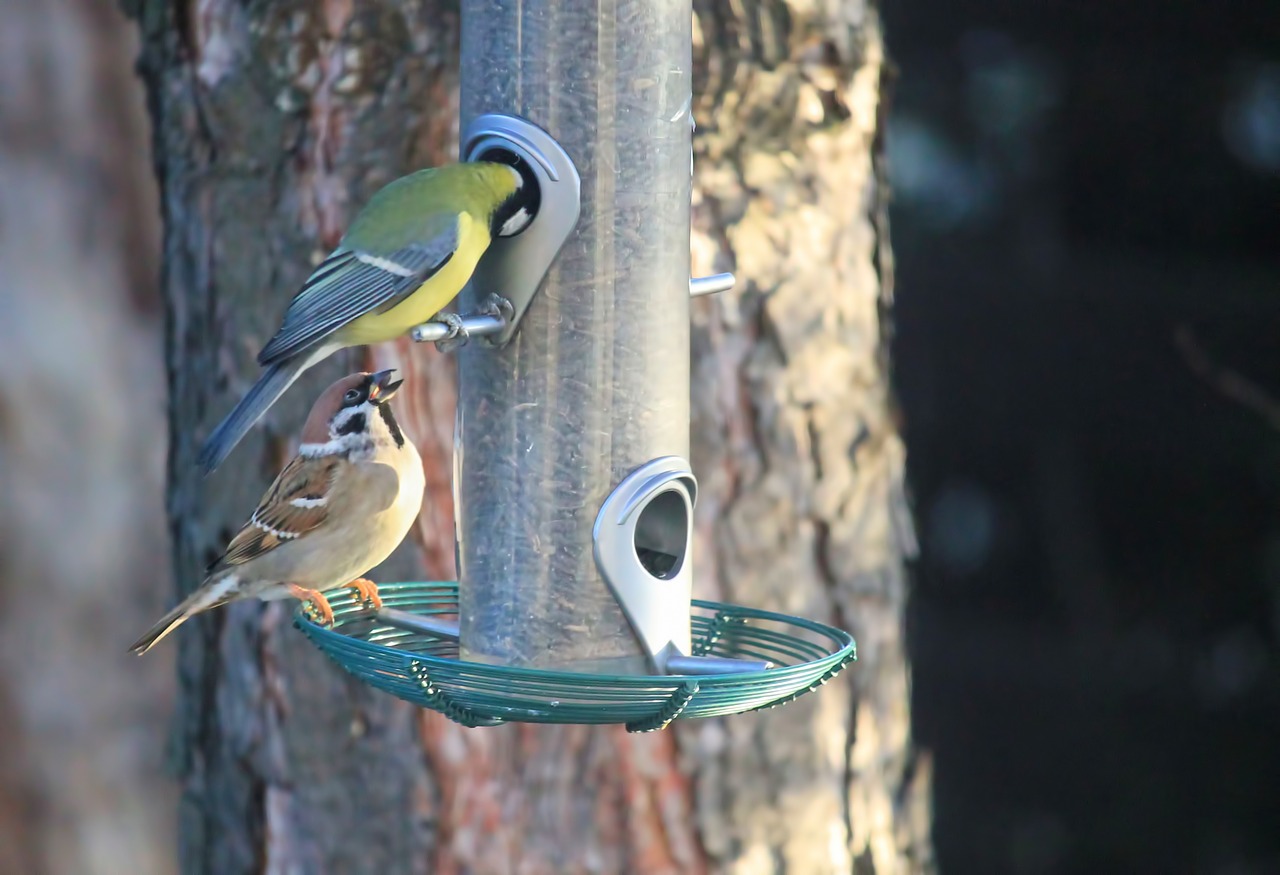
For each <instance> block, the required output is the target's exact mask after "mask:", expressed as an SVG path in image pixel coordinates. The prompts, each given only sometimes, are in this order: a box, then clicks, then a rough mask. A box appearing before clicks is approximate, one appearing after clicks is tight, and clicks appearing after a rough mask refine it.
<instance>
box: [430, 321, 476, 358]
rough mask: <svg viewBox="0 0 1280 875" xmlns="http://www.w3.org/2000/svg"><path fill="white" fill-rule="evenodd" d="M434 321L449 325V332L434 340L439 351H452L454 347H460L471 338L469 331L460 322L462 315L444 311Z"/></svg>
mask: <svg viewBox="0 0 1280 875" xmlns="http://www.w3.org/2000/svg"><path fill="white" fill-rule="evenodd" d="M436 321H437V322H443V323H444V324H445V325H448V326H449V333H448V334H446V335H445V336H444V337H442V338H440V339H439V340H437V341H436V349H438V350H440V351H441V352H453V351H454V350H455V349H461V348H462V347H464V346H466V345H467V341H469V340H470V339H471V333H470V332H469V331H467V328H466V326H465V325H463V324H462V317H461V316H459V315H458V314H457V313H444V314H442V315H440V316H439V317H438V318H437V319H436Z"/></svg>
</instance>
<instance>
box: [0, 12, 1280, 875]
mask: <svg viewBox="0 0 1280 875" xmlns="http://www.w3.org/2000/svg"><path fill="white" fill-rule="evenodd" d="M885 5H886V8H885V14H886V17H887V23H888V39H889V44H890V48H891V51H892V54H893V58H894V61H895V63H896V65H897V67H898V76H897V80H896V82H895V83H894V88H893V104H892V113H891V126H890V132H889V138H888V149H889V163H890V169H891V173H892V175H893V182H894V188H895V205H894V210H893V216H892V220H893V235H894V246H895V250H896V256H897V266H898V282H897V290H896V320H895V321H896V327H897V340H896V343H895V349H894V352H895V356H896V364H895V371H896V378H897V385H898V390H899V394H900V398H901V403H902V405H903V408H904V424H905V425H904V427H905V433H906V438H907V443H908V447H909V453H910V455H909V467H910V472H911V482H912V489H913V493H914V500H915V507H916V510H917V515H918V519H919V523H920V529H921V534H922V539H923V544H924V554H923V558H922V559H921V561H920V562H919V564H918V567H917V588H916V593H915V597H914V600H913V605H912V611H911V617H910V631H911V642H912V647H913V660H914V679H915V687H914V701H913V707H914V712H915V725H916V733H917V738H918V740H919V742H920V744H921V745H922V746H924V747H926V748H929V749H931V750H932V751H933V752H934V763H935V767H936V783H935V796H936V805H935V818H936V820H935V836H936V840H937V851H938V858H939V861H940V864H941V867H942V869H943V870H944V871H945V872H949V873H968V872H979V873H999V872H1013V873H1058V872H1085V871H1090V872H1098V871H1105V872H1111V871H1124V872H1197V873H1201V872H1202V873H1215V875H1216V873H1222V875H1244V873H1254V872H1256V873H1264V872H1276V871H1280V828H1278V827H1280V806H1277V805H1276V803H1275V802H1274V800H1273V798H1272V796H1273V794H1274V789H1275V788H1276V787H1277V786H1280V755H1278V754H1277V753H1276V739H1277V738H1280V680H1278V678H1280V675H1278V674H1277V671H1276V669H1277V658H1278V656H1280V355H1278V354H1277V351H1276V348H1277V344H1276V333H1277V328H1278V327H1280V5H1278V4H1276V3H1275V2H1274V0H1236V2H1233V3H1231V4H1209V3H1201V4H1193V3H1180V2H1171V0H1170V2H1162V3H1157V2H1150V0H1129V2H1124V3H1115V2H1110V0H1088V2H1084V0H1080V2H1075V0H1071V2H1065V0H1064V2H1052V0H1046V2H1038V3H1027V2H1023V3H1016V2H1010V0H1004V2H995V0H985V2H979V0H902V2H893V3H887V4H885ZM5 10H6V24H5V27H4V28H2V29H0V267H2V269H0V349H2V350H3V351H4V353H5V366H6V368H7V371H6V374H5V378H4V379H3V380H0V489H2V490H3V495H4V499H3V501H0V667H2V668H3V671H0V734H2V735H3V738H4V739H5V744H3V745H0V873H10V872H13V873H33V872H44V871H50V872H68V873H72V872H75V873H79V872H88V871H119V872H130V873H142V875H145V873H164V872H172V871H174V856H173V849H174V841H173V838H172V831H173V822H174V812H173V807H174V805H175V800H176V794H175V793H174V790H173V788H172V787H171V786H170V784H169V782H168V781H167V779H166V778H165V777H164V775H163V771H162V770H163V763H164V751H165V732H166V729H165V727H166V726H167V718H168V715H169V713H170V709H171V707H172V689H173V686H174V684H173V678H172V673H173V668H172V664H171V663H170V662H168V661H167V660H166V659H164V658H157V659H148V660H138V659H135V658H133V657H132V656H129V655H128V654H126V653H125V651H124V647H125V645H126V644H127V643H128V642H129V641H132V640H133V638H134V637H136V635H137V634H138V632H139V631H140V630H141V629H143V628H145V626H146V625H147V623H148V622H149V621H150V620H151V619H153V618H154V615H156V614H158V613H159V612H160V610H161V609H162V607H163V606H164V605H166V604H167V603H168V602H169V601H170V599H171V597H172V596H171V594H172V591H173V590H172V587H171V583H170V581H169V579H168V566H169V554H168V546H167V540H166V530H165V522H164V514H163V491H162V490H163V469H164V457H165V428H166V426H165V400H164V382H165V381H164V372H163V366H162V357H161V333H160V326H161V320H162V318H163V314H162V313H160V312H159V306H158V305H159V299H158V295H157V293H156V282H155V278H156V275H157V271H158V269H159V268H158V264H157V255H156V253H157V247H158V235H159V230H158V228H157V206H156V204H157V197H158V194H157V192H156V191H155V186H154V183H153V181H152V176H151V170H150V163H149V161H150V159H149V155H148V151H149V136H150V135H149V132H148V127H147V121H146V113H145V108H144V106H143V96H142V91H141V87H140V85H139V83H138V82H137V80H136V79H135V78H134V76H133V74H132V64H133V59H134V57H135V56H136V51H137V47H136V44H135V39H136V37H135V33H134V28H133V26H132V25H130V24H127V23H125V22H124V20H123V18H122V16H121V14H120V13H119V12H118V10H117V9H116V8H115V6H114V4H111V3H107V2H101V0H56V2H47V0H11V2H9V3H7V4H6V7H5ZM121 678H127V679H128V681H129V682H128V683H127V684H121V683H120V679H121ZM108 860H109V861H112V862H111V864H110V866H109V868H103V861H108Z"/></svg>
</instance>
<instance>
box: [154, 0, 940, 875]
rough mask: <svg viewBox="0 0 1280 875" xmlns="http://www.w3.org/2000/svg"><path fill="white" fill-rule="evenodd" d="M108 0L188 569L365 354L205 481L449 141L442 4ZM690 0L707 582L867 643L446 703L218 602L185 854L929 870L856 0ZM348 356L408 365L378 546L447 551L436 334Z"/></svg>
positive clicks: (873, 101)
mask: <svg viewBox="0 0 1280 875" xmlns="http://www.w3.org/2000/svg"><path fill="white" fill-rule="evenodd" d="M134 3H135V6H134V8H133V12H134V14H135V15H136V17H137V18H138V20H139V22H140V24H141V27H142V31H143V36H144V41H145V50H144V54H143V59H142V65H141V67H142V71H143V75H144V78H145V79H146V81H147V84H148V87H149V92H150V98H151V110H152V114H153V118H154V121H155V143H156V164H157V173H158V175H159V178H160V181H161V185H162V191H163V198H162V201H163V210H164V218H165V225H166V233H165V247H164V255H165V271H164V279H163V286H164V292H165V296H166V300H167V303H168V313H169V325H168V355H169V365H170V389H171V397H172V403H171V413H170V425H171V432H172V438H173V439H172V449H171V458H170V493H169V513H170V519H171V526H172V533H173V540H174V564H175V569H176V573H177V577H178V579H179V580H180V581H183V582H184V583H185V584H186V585H191V584H193V583H194V582H195V581H197V580H198V578H199V573H198V572H199V569H200V568H201V567H202V566H203V565H204V563H205V562H206V561H207V560H208V559H209V558H210V557H211V556H212V555H214V553H215V551H216V550H218V549H219V548H220V547H221V545H222V544H223V543H224V541H225V539H226V537H227V536H228V535H229V533H230V532H231V531H233V530H234V528H235V526H237V525H238V524H239V523H240V522H241V520H242V518H243V515H244V513H245V512H246V509H247V508H250V507H252V505H253V502H254V500H255V499H256V498H257V497H258V495H259V494H260V491H261V490H262V489H263V488H264V487H265V486H266V484H267V482H268V479H269V477H270V476H271V475H272V474H273V473H274V472H275V470H277V468H278V466H279V464H281V461H282V459H283V458H285V457H286V456H287V455H288V453H289V452H290V451H291V449H292V444H291V441H292V440H293V434H294V432H296V430H297V427H298V425H299V423H300V421H301V418H302V416H303V414H304V410H305V408H306V406H307V405H308V404H309V402H310V399H311V396H313V395H314V393H315V392H316V391H317V390H318V388H319V387H320V386H321V385H323V384H324V383H325V382H326V381H328V380H330V379H332V378H334V377H335V376H336V375H337V374H339V373H341V372H342V371H343V369H344V368H348V367H351V366H352V365H354V364H358V363H359V362H358V360H356V359H355V358H354V357H352V356H348V357H346V359H345V360H335V361H330V362H328V363H326V365H325V366H324V367H320V368H316V369H314V371H313V372H311V373H309V374H308V375H307V376H306V377H304V379H303V380H302V381H301V382H300V384H299V385H298V386H297V387H296V388H295V389H293V390H291V391H290V392H289V393H288V395H287V397H286V398H285V399H283V400H282V402H281V403H280V404H278V405H277V407H276V408H275V409H274V410H273V411H272V412H271V413H270V414H269V415H268V417H267V419H266V421H265V422H264V425H263V427H261V428H259V429H257V430H256V431H255V432H254V433H253V434H252V435H250V437H249V438H247V439H246V441H245V445H244V446H243V447H241V448H240V449H238V450H237V452H236V454H235V455H234V456H233V457H232V458H231V459H230V460H229V461H228V463H227V464H226V465H225V466H224V468H223V469H222V470H220V471H219V472H217V473H216V474H215V475H213V477H211V478H209V479H208V480H205V481H202V480H201V479H200V478H199V476H198V475H197V473H196V472H195V469H194V467H193V461H194V452H195V448H196V447H197V446H198V444H199V441H200V440H201V439H202V438H203V436H204V434H206V433H207V430H208V428H209V427H211V426H212V425H213V423H214V422H215V421H216V420H217V418H218V417H219V416H220V415H221V414H222V413H223V412H224V411H225V410H226V409H227V408H228V407H229V406H230V405H231V404H232V403H233V401H234V399H235V398H236V397H237V396H238V395H239V394H240V393H242V392H243V391H244V389H245V388H247V386H248V385H249V382H250V381H251V380H252V378H253V376H254V374H255V373H256V367H255V365H254V355H255V353H256V351H257V349H258V348H259V347H260V346H261V344H262V343H263V342H264V341H265V340H266V339H267V337H268V336H269V335H270V333H271V332H272V331H273V330H274V328H275V325H276V322H277V320H278V319H279V315H280V312H281V311H282V309H283V307H284V302H285V300H286V298H287V296H288V295H289V294H291V292H292V290H293V289H295V288H296V287H297V286H298V284H299V283H300V282H301V281H302V279H303V278H304V277H305V274H306V273H307V271H308V270H309V268H310V266H311V264H312V263H314V260H315V259H316V257H317V256H318V255H319V254H320V253H322V252H323V251H325V250H326V249H327V248H328V247H330V246H332V245H333V244H334V243H336V241H337V239H338V237H339V236H340V235H341V233H342V230H343V227H344V225H345V223H346V221H347V220H348V219H349V217H350V215H351V213H352V207H353V206H354V205H358V204H360V203H362V202H363V201H364V199H365V198H367V196H368V195H369V194H370V193H371V192H372V191H373V190H375V189H376V188H377V187H378V186H380V185H381V184H383V183H385V182H386V181H388V180H390V179H392V178H394V177H395V176H398V175H400V174H401V173H404V172H406V171H408V170H410V169H413V168H415V167H419V166H424V165H429V164H434V163H439V162H441V161H445V160H449V159H451V158H452V157H453V156H454V155H455V154H456V95H457V78H456V75H457V74H456V70H457V58H456V56H455V53H456V46H457V44H458V43H457V33H458V31H457V25H458V23H457V21H456V18H455V14H454V13H453V12H451V11H450V10H451V9H452V8H453V7H452V6H451V4H449V3H447V2H444V0H416V2H414V0H366V2H359V3H352V2H349V0H325V2H319V3H301V2H296V3H286V2H261V3H255V4H250V5H247V6H246V5H243V4H239V3H234V2H231V0H200V2H197V3H194V4H186V3H181V4H173V3H168V2H163V0H134ZM695 5H696V15H697V19H696V24H695V32H696V34H697V39H698V44H697V45H696V46H695V53H696V54H697V56H698V60H699V68H700V71H701V73H702V77H701V79H700V87H696V88H695V92H696V93H698V94H699V95H700V98H699V99H700V106H699V108H698V112H697V113H696V117H697V119H698V122H699V124H700V125H701V126H702V130H701V131H700V133H699V136H698V138H697V144H696V148H697V153H698V161H697V165H698V169H697V174H696V183H697V187H698V192H699V197H698V201H697V205H696V216H695V222H696V225H697V228H698V233H697V234H696V235H695V240H694V246H695V263H696V264H697V265H698V267H699V268H701V269H705V270H710V269H712V268H713V267H720V266H731V267H732V268H733V269H735V270H736V271H737V273H738V276H739V281H740V284H739V287H738V289H736V290H735V291H734V292H732V293H730V294H728V295H726V296H722V299H721V300H718V301H713V302H708V303H702V304H698V305H697V307H696V308H695V309H696V324H695V381H694V382H695V389H694V392H695V395H694V402H695V404H694V406H695V409H696V410H698V411H699V413H698V414H697V416H696V419H695V423H694V435H693V436H694V445H695V451H694V460H693V461H694V465H695V470H696V471H697V472H698V475H699V478H700V481H701V482H702V490H701V493H700V503H699V504H700V506H699V518H698V528H699V544H698V549H699V554H698V555H699V559H698V562H699V567H698V581H699V583H698V586H699V589H700V594H702V595H706V596H711V597H717V598H726V599H730V600H733V601H739V602H742V603H745V604H751V605H757V606H761V607H767V608H775V609H781V610H787V611H791V612H795V613H801V614H805V615H808V616H813V617H817V618H825V619H828V620H833V621H835V622H838V623H840V624H842V625H845V626H847V627H848V628H851V629H852V630H854V631H855V633H856V634H857V635H858V636H859V642H860V645H861V648H860V651H861V660H860V662H858V663H857V664H855V666H854V667H853V668H852V669H851V670H850V671H849V672H847V673H846V674H845V676H844V678H843V679H842V680H841V681H839V682H838V683H834V684H829V685H828V686H827V687H825V688H824V689H823V690H822V691H821V692H819V693H817V694H814V695H811V696H808V697H805V698H803V699H801V700H800V701H799V702H797V703H795V704H793V705H791V706H788V707H787V708H785V709H780V710H778V711H776V712H768V713H765V714H759V715H749V716H743V717H737V718H731V719H726V720H714V721H703V722H700V723H697V724H693V725H689V726H686V727H681V728H680V729H679V730H678V731H668V732H663V733H658V734H655V735H648V736H628V735H627V734H626V733H625V732H624V731H622V729H621V728H620V727H619V728H594V729H593V728H585V727H530V726H518V725H517V726H506V727H501V728H498V729H487V730H465V729H462V728H460V727H458V726H456V725H453V724H451V723H448V722H447V721H446V720H444V719H443V718H441V717H439V716H438V715H435V714H431V713H426V712H420V711H416V710H414V709H411V708H409V707H408V706H406V705H404V704H403V703H400V702H398V701H395V700H392V699H390V698H388V697H386V696H384V695H382V694H380V693H376V692H373V691H370V690H367V689H364V688H362V687H360V686H359V685H357V684H355V683H354V682H352V681H350V680H348V679H347V678H345V677H343V676H342V675H340V674H339V673H338V672H337V671H336V670H335V669H333V668H331V667H330V666H329V665H328V664H327V663H326V662H325V661H324V659H323V658H322V657H321V656H320V655H319V654H318V653H317V652H315V651H314V650H312V649H311V648H310V646H309V645H308V644H307V643H306V642H305V640H304V639H303V638H302V636H300V635H297V634H295V633H294V632H293V631H292V630H290V629H289V628H288V621H287V613H286V611H285V609H283V608H281V607H279V606H272V607H269V608H263V607H261V606H259V605H257V604H245V605H237V606H233V607H232V608H230V609H225V610H221V611H219V612H215V613H214V615H212V616H210V617H208V618H207V619H202V620H200V621H198V622H197V623H195V624H193V625H194V631H191V632H187V633H185V634H184V635H182V636H180V638H181V655H180V665H179V671H180V678H181V682H182V690H183V693H182V695H183V703H182V707H181V713H180V718H179V721H178V732H177V735H178V738H179V740H180V744H179V745H178V748H179V751H180V755H179V757H178V760H179V762H178V768H179V772H180V775H181V782H182V786H183V791H184V796H183V799H184V801H183V805H182V808H181V812H180V813H181V819H182V860H183V868H184V871H187V872H210V873H218V875H223V873H240V872H257V871H270V872H276V871H304V872H343V873H348V872H350V873H359V872H377V873H398V872H436V873H450V872H458V873H464V872H469V873H503V872H519V873H569V872H606V873H621V872H643V873H663V872H670V873H686V872H688V873H696V872H735V873H747V872H775V871H776V872H781V871H794V872H805V873H815V875H817V873H825V872H849V871H853V870H854V869H855V867H856V868H857V871H867V872H872V871H874V872H882V873H883V872H914V871H926V870H928V869H929V868H930V867H931V862H930V855H929V850H928V848H929V845H928V822H927V816H925V812H926V811H927V807H926V804H925V803H926V798H927V769H925V768H923V766H922V764H921V763H920V762H919V761H918V760H916V759H913V757H912V753H911V749H910V733H909V707H908V673H907V665H906V658H905V652H904V649H903V644H902V622H903V608H904V605H905V592H906V581H905V575H904V571H903V561H904V556H905V554H906V553H907V552H909V550H910V549H911V544H912V541H911V535H910V524H909V518H908V516H907V515H906V512H905V509H904V505H903V500H902V489H901V478H902V465H903V451H902V446H901V443H900V441H899V439H898V437H897V434H896V431H895V428H894V423H893V418H892V415H891V405H890V403H889V393H888V383H887V380H888V374H887V367H886V357H885V351H886V343H885V339H884V332H883V330H882V325H883V320H882V317H883V315H884V312H885V309H886V307H885V305H886V303H887V301H888V297H889V296H888V292H889V289H890V273H889V271H890V264H889V258H888V252H889V249H888V240H887V235H886V228H885V224H884V221H883V215H884V189H883V181H882V178H881V174H880V172H879V167H878V165H877V163H876V160H875V156H876V154H877V150H878V137H879V133H880V130H881V112H880V102H879V92H880V82H881V74H882V68H883V65H884V61H883V47H882V41H881V35H880V32H879V25H878V18H877V16H876V12H875V9H874V8H873V7H870V6H864V5H862V4H860V3H858V2H846V3H843V4H834V3H833V4H826V5H825V6H822V5H820V4H815V5H811V4H808V3H802V2H799V0H792V2H790V3H783V2H780V0H758V2H730V0H699V2H698V3H697V4H695ZM813 6H820V8H813ZM369 355H370V357H371V358H372V359H373V363H375V364H378V365H386V364H396V365H397V366H400V367H402V368H405V369H406V371H407V372H408V374H409V380H410V382H409V383H408V385H409V386H411V387H412V389H411V391H410V392H408V393H407V394H406V395H405V396H404V397H405V403H406V407H407V413H408V416H407V418H408V420H409V422H408V423H407V429H408V430H409V432H410V434H411V437H412V438H413V439H414V440H415V441H416V442H417V443H418V445H419V447H420V448H421V449H422V451H423V455H424V458H425V459H426V462H427V467H428V490H427V495H426V497H425V503H424V514H423V518H422V520H421V522H420V524H419V534H420V536H421V537H420V539H419V542H418V544H416V545H409V546H408V547H407V548H406V549H404V550H403V551H401V554H399V555H398V556H397V557H395V558H393V560H392V561H391V562H390V563H389V567H387V568H384V569H382V570H380V571H379V572H376V573H375V577H377V575H379V574H380V575H381V579H384V580H385V579H389V578H391V577H394V576H396V575H398V574H424V573H425V574H428V575H430V576H431V577H440V576H446V577H447V576H452V574H453V547H452V525H451V523H450V516H451V512H452V509H451V498H450V487H449V476H450V470H451V464H450V456H449V454H450V452H451V444H452V440H451V435H452V427H453V404H454V389H453V370H452V363H451V362H450V361H449V360H448V359H446V358H444V357H441V356H439V355H437V354H436V353H435V351H434V350H433V349H430V348H420V347H414V346H413V345H412V344H410V343H409V342H408V341H401V342H398V343H396V344H387V345H384V346H382V347H379V348H377V349H374V350H372V351H370V353H369ZM339 358H341V357H339Z"/></svg>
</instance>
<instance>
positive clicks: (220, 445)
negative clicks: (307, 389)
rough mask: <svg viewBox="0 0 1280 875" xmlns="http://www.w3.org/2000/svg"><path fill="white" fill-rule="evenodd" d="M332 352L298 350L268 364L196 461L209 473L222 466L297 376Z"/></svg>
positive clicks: (207, 441)
mask: <svg viewBox="0 0 1280 875" xmlns="http://www.w3.org/2000/svg"><path fill="white" fill-rule="evenodd" d="M330 352H332V350H330V349H320V350H316V351H315V352H313V353H311V354H310V355H308V354H306V353H299V354H298V355H295V356H293V357H292V358H287V359H285V360H284V361H281V362H276V363H275V364H273V365H268V366H267V369H266V370H264V371H263V372H262V376H260V377H258V382H256V383H254V384H253V386H252V388H250V389H249V391H248V392H247V393H245V396H244V397H243V398H241V399H240V403H239V404H237V405H236V406H235V407H233V408H232V409H231V412H230V413H228V414H227V416H226V418H225V419H223V420H222V422H220V423H218V427H217V428H215V429H214V430H213V433H212V434H210V435H209V437H208V439H207V440H206V441H205V442H204V446H203V447H201V448H200V455H199V456H198V457H197V458H196V464H198V465H199V466H200V470H201V471H202V472H203V473H204V474H205V475H208V474H211V473H212V472H213V471H214V469H216V468H217V467H218V466H219V465H221V464H222V463H223V461H224V460H225V459H226V458H227V456H229V455H230V454H231V451H232V450H233V449H235V446H236V444H238V443H240V439H241V438H243V437H244V436H245V434H247V433H248V431H249V429H251V428H253V424H254V423H255V422H257V421H258V420H259V419H261V418H262V414H264V413H266V412H267V409H268V408H269V407H271V405H272V404H275V403H276V399H277V398H279V397H280V396H281V395H283V394H284V390H285V389H288V388H289V386H290V385H291V384H292V383H293V381H294V380H296V379H298V375H299V374H301V373H302V372H303V371H305V370H306V369H307V368H309V367H311V366H312V365H313V364H315V363H316V362H317V361H319V360H320V359H322V358H324V356H326V355H328V354H329V353H330Z"/></svg>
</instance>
